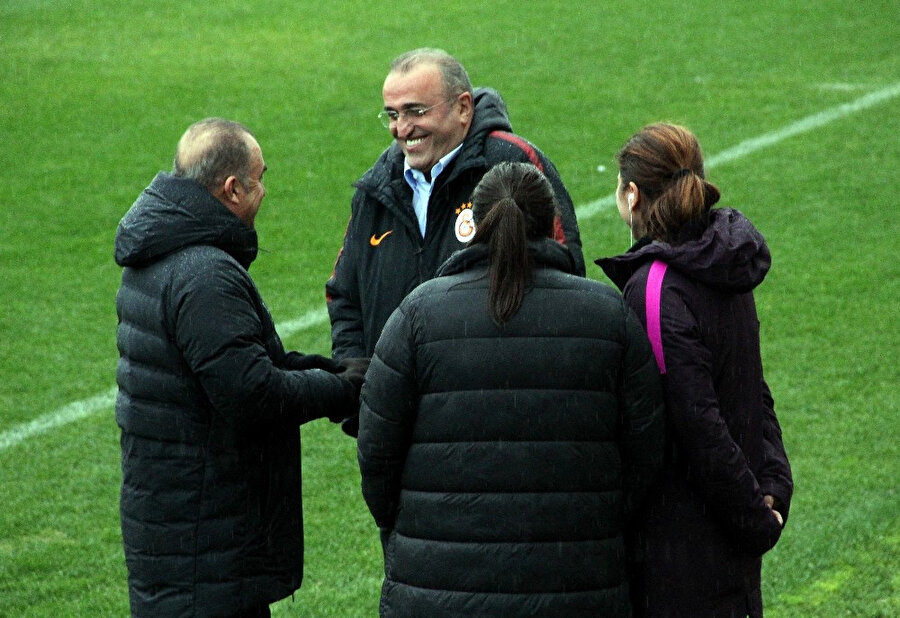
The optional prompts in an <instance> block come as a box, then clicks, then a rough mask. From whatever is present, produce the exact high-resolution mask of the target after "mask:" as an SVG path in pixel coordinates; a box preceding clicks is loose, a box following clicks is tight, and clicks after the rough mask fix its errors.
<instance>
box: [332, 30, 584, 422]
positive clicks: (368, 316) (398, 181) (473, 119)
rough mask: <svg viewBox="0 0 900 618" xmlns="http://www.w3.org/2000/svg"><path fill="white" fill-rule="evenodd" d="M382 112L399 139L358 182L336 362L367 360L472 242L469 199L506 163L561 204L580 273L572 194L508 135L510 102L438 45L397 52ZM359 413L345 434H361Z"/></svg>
mask: <svg viewBox="0 0 900 618" xmlns="http://www.w3.org/2000/svg"><path fill="white" fill-rule="evenodd" d="M382 98H383V102H384V107H383V109H382V111H381V113H380V114H378V118H379V119H380V120H381V123H382V124H383V125H384V126H385V128H387V129H388V130H389V131H390V132H391V135H392V136H393V138H394V142H393V143H392V144H391V145H390V147H388V148H387V149H386V150H385V151H384V152H383V153H382V154H381V156H380V157H379V159H378V160H377V161H376V162H375V164H374V165H373V166H372V168H371V169H369V170H368V171H367V172H366V173H365V174H364V175H363V177H362V178H361V179H360V180H359V181H358V182H357V183H356V185H355V186H356V193H355V195H354V197H353V203H352V205H351V217H350V223H349V225H348V227H347V232H346V234H345V236H344V243H343V246H342V247H341V250H340V252H339V254H338V259H337V263H336V264H335V270H334V273H333V274H332V276H331V278H330V279H329V280H328V282H327V283H326V286H325V292H326V298H327V300H328V313H329V316H330V318H331V339H332V353H333V355H334V357H335V358H337V359H341V358H353V357H369V356H371V355H372V352H373V351H374V349H375V343H376V342H377V341H378V337H379V335H381V331H382V328H383V327H384V324H385V322H387V319H388V317H389V316H390V314H391V313H392V312H393V311H394V309H396V308H397V306H398V305H399V304H400V301H401V300H403V298H404V297H405V296H406V295H407V294H408V293H409V292H411V291H412V290H413V288H415V287H416V286H417V285H419V284H420V283H423V282H425V281H427V280H428V279H431V278H433V277H434V276H435V275H436V274H437V272H438V268H439V267H440V265H441V264H442V263H443V262H444V261H445V260H446V259H447V258H448V257H450V254H451V253H453V252H454V251H456V250H458V249H461V248H463V247H464V246H465V244H466V243H467V242H468V241H469V240H470V239H471V238H472V236H473V235H474V232H475V227H474V225H473V223H472V216H471V203H470V196H471V194H472V190H473V189H474V188H475V185H477V184H478V181H480V180H481V178H482V176H484V174H485V173H486V172H487V171H488V170H489V169H490V168H491V167H493V166H494V165H496V164H497V163H500V162H501V161H522V162H530V163H533V164H534V165H536V166H537V167H538V168H539V169H541V170H542V171H543V172H544V173H545V174H546V175H547V177H548V178H549V179H550V182H551V184H552V185H553V190H554V192H555V193H556V198H557V201H558V202H559V210H560V212H559V213H558V214H557V220H556V225H555V230H556V239H557V240H558V241H559V242H561V243H563V244H565V245H566V246H568V248H569V249H570V251H571V254H572V258H573V260H574V263H575V268H574V270H575V271H576V272H578V273H579V274H581V275H584V272H585V271H584V258H583V256H582V252H581V238H580V235H579V232H578V223H577V221H576V219H575V209H574V207H573V205H572V200H571V198H570V197H569V194H568V192H567V191H566V188H565V186H564V185H563V183H562V180H560V177H559V174H558V173H557V171H556V168H555V167H554V166H553V163H552V162H551V161H550V160H549V159H548V158H547V157H546V156H544V154H543V153H542V152H541V151H539V150H538V149H537V148H536V147H535V146H534V145H532V144H531V143H529V142H528V141H527V140H525V139H524V138H522V137H519V136H517V135H515V134H513V133H512V125H511V124H510V122H509V117H508V116H507V113H506V104H505V103H504V102H503V99H502V98H501V97H500V95H499V94H498V93H497V92H496V91H494V90H492V89H490V88H478V89H473V88H472V84H471V82H470V81H469V76H468V74H467V73H466V70H465V68H464V67H463V66H462V65H461V64H460V63H459V61H458V60H456V59H455V58H453V57H452V56H450V55H449V54H448V53H447V52H445V51H443V50H439V49H430V48H423V49H416V50H413V51H409V52H406V53H405V54H402V55H401V56H399V57H398V58H396V59H395V60H394V61H393V63H392V64H391V67H390V71H389V72H388V75H387V78H386V79H385V81H384V87H383V89H382ZM354 422H355V419H349V420H348V422H347V423H345V425H344V428H345V431H347V432H348V433H350V434H351V435H355V433H356V429H355V425H354Z"/></svg>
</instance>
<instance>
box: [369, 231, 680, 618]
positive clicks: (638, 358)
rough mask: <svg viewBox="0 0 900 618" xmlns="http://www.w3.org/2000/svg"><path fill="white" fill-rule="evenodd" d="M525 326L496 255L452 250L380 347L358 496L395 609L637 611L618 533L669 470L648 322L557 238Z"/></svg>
mask: <svg viewBox="0 0 900 618" xmlns="http://www.w3.org/2000/svg"><path fill="white" fill-rule="evenodd" d="M531 252H532V255H533V257H534V258H535V260H536V262H537V264H538V268H537V269H536V271H535V274H534V279H533V285H532V287H531V288H530V289H529V291H528V293H527V294H526V295H525V299H524V303H523V305H522V307H521V309H520V310H519V312H518V313H517V314H516V315H515V316H514V318H513V319H512V320H511V321H510V322H508V323H507V324H506V325H505V326H504V327H502V328H499V327H497V326H496V325H495V324H494V323H493V322H492V321H491V319H490V316H489V314H488V310H487V296H488V278H487V276H486V274H487V249H486V247H485V246H484V245H475V246H471V247H469V248H467V249H464V250H463V251H461V252H459V253H457V254H455V255H454V256H453V257H452V258H451V259H450V260H448V262H447V264H446V265H445V266H444V267H443V268H442V270H441V272H440V274H441V275H443V276H439V277H438V278H437V279H434V280H432V281H429V282H428V283H425V284H423V285H422V286H420V287H419V288H417V289H416V290H415V291H414V292H413V293H412V294H410V295H409V296H408V297H407V298H406V299H405V300H404V301H403V303H402V304H401V305H400V307H399V308H398V310H397V311H396V312H394V314H393V315H392V316H391V318H390V320H389V321H388V323H387V325H386V327H385V330H384V334H383V335H382V337H381V339H380V340H379V342H378V346H377V347H376V350H375V356H374V357H373V359H372V364H371V367H370V369H369V373H368V374H367V376H366V384H365V385H364V387H363V396H362V401H363V403H362V406H361V412H360V432H359V442H358V447H359V462H360V468H361V470H362V487H363V494H364V496H365V499H366V502H367V503H368V505H369V509H370V510H371V512H372V514H373V516H374V519H375V522H376V523H377V524H378V526H379V527H380V528H381V529H382V531H383V535H384V536H385V537H389V538H388V539H387V540H386V555H385V563H386V564H385V574H386V577H385V582H384V586H383V589H382V598H381V613H382V615H384V616H429V617H434V616H565V617H572V616H592V617H594V616H628V615H629V612H630V609H629V600H628V584H627V581H626V574H625V572H626V568H625V557H626V556H625V554H626V552H625V546H624V540H623V527H624V525H625V519H626V516H627V515H626V513H627V512H629V511H630V510H631V509H632V506H633V505H634V504H635V503H636V502H638V501H640V500H641V497H642V496H643V495H644V492H645V490H646V488H647V486H648V484H649V483H650V482H652V480H653V478H654V476H655V473H656V471H657V468H658V466H659V465H661V462H662V436H663V419H662V393H661V390H660V384H659V377H658V373H657V371H656V367H655V364H654V361H653V358H652V355H651V352H650V347H649V344H648V342H647V339H646V337H645V335H644V333H643V331H642V330H641V327H640V323H639V322H638V321H637V318H636V317H635V316H634V315H633V314H632V313H631V312H630V311H629V310H628V309H627V307H626V306H625V304H624V302H623V300H622V298H621V297H620V296H619V295H618V294H616V293H615V292H614V291H613V290H612V289H611V288H610V287H608V286H605V285H603V284H600V283H598V282H596V281H591V280H588V279H584V278H581V277H577V276H573V275H572V274H569V273H572V272H573V271H574V270H575V265H574V263H573V261H572V258H571V256H570V254H569V252H568V250H566V249H565V248H564V247H562V246H561V245H559V244H558V243H556V242H554V241H552V240H545V241H542V242H539V243H532V245H531Z"/></svg>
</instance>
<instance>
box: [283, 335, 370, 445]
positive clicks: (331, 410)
mask: <svg viewBox="0 0 900 618" xmlns="http://www.w3.org/2000/svg"><path fill="white" fill-rule="evenodd" d="M284 368H285V369H290V370H291V371H303V370H306V369H323V370H325V371H327V372H328V373H332V374H334V375H336V376H337V377H339V378H341V379H342V381H344V382H345V383H346V388H345V396H344V398H343V402H342V405H340V404H339V405H330V406H327V408H326V413H325V416H327V417H328V420H330V421H331V422H332V423H340V424H341V430H342V431H343V432H344V433H346V434H347V435H348V436H351V437H353V438H355V437H356V436H357V434H358V433H359V391H360V389H361V388H362V385H363V381H364V380H365V377H366V371H367V370H368V369H369V359H368V358H345V359H344V360H342V361H336V360H334V359H333V358H329V357H327V356H320V355H319V354H300V353H299V352H288V354H287V356H286V358H285V361H284Z"/></svg>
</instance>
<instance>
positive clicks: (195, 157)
mask: <svg viewBox="0 0 900 618" xmlns="http://www.w3.org/2000/svg"><path fill="white" fill-rule="evenodd" d="M248 137H250V138H253V133H251V132H250V129H248V128H247V127H245V126H244V125H242V124H241V123H239V122H233V121H231V120H225V119H224V118H205V119H203V120H200V121H198V122H195V123H194V124H192V125H191V126H190V127H188V129H187V131H185V133H184V135H182V137H181V139H180V140H179V142H178V148H177V149H176V151H175V161H174V164H173V172H172V173H173V174H174V175H175V176H177V177H179V178H189V179H191V180H194V181H196V182H197V183H198V184H200V185H201V186H203V187H206V188H207V189H209V190H212V189H214V188H215V187H217V186H218V185H219V184H221V183H222V182H224V180H225V179H226V178H227V177H228V176H236V177H237V178H238V180H240V181H241V184H243V185H244V186H248V185H249V181H250V163H251V161H250V159H251V152H250V145H249V143H248V139H247V138H248ZM254 139H255V138H254Z"/></svg>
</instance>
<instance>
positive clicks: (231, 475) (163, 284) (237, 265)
mask: <svg viewBox="0 0 900 618" xmlns="http://www.w3.org/2000/svg"><path fill="white" fill-rule="evenodd" d="M256 251H257V245H256V232H254V231H253V230H252V229H250V228H248V227H247V226H246V225H244V223H242V222H241V221H240V220H239V219H238V218H237V217H236V216H235V215H234V214H232V213H231V212H230V211H228V210H227V209H226V208H225V207H224V206H223V205H222V204H221V203H219V202H218V201H217V200H216V199H215V198H213V196H212V195H210V194H209V192H208V191H206V190H205V189H203V188H202V187H200V186H199V185H197V184H196V183H194V182H193V181H190V180H183V179H178V178H174V177H172V176H170V175H168V174H162V173H161V174H159V175H158V176H157V177H156V178H155V179H154V180H153V182H152V184H151V185H150V186H149V187H148V188H147V189H146V190H145V191H144V192H143V193H142V194H141V196H140V197H139V198H138V199H137V201H136V202H135V204H134V206H132V208H131V210H129V212H128V214H126V215H125V217H124V218H123V219H122V221H121V223H120V224H119V228H118V231H117V234H116V251H115V257H116V262H117V263H118V264H119V265H120V266H124V267H125V270H124V272H123V275H122V287H121V288H120V290H119V293H118V295H117V297H116V307H117V311H118V316H119V326H118V332H117V340H118V348H119V353H120V359H119V365H118V372H117V379H118V385H119V394H118V397H117V400H116V420H117V422H118V424H119V426H120V427H121V429H122V435H121V441H122V475H123V480H122V496H121V516H122V537H123V541H124V546H125V557H126V562H127V565H128V586H129V594H130V597H131V610H132V613H133V615H135V616H166V617H175V616H219V615H223V614H227V613H235V612H237V611H239V610H241V609H243V608H248V607H256V606H259V605H260V604H262V603H268V602H272V601H275V600H277V599H280V598H283V597H285V596H288V595H290V594H291V593H292V592H293V591H294V590H296V589H297V588H298V587H299V586H300V581H301V579H302V576H303V521H302V511H301V500H300V489H301V488H300V435H299V430H298V426H299V425H300V424H301V423H303V422H305V421H307V420H310V419H314V418H319V417H321V416H323V415H325V414H326V411H329V410H331V409H333V408H336V407H337V408H339V407H344V408H347V407H348V406H349V405H350V404H351V402H350V399H351V398H352V391H353V389H352V387H351V386H350V385H349V383H348V382H346V381H344V380H342V379H340V378H338V377H337V376H334V375H332V374H330V373H327V372H325V371H321V370H312V371H290V370H287V368H288V367H290V366H292V365H294V364H297V361H298V357H297V355H296V353H291V354H290V355H286V354H285V351H284V348H283V347H282V344H281V341H280V340H279V338H278V335H277V334H276V332H275V327H274V324H273V322H272V318H271V316H270V315H269V312H268V310H267V309H266V307H265V305H264V304H263V301H262V299H261V298H260V295H259V292H258V290H257V289H256V286H255V285H254V283H253V281H252V280H251V278H250V275H249V274H248V272H247V268H248V267H249V265H250V263H251V262H252V261H253V259H254V258H255V257H256ZM352 403H355V402H352Z"/></svg>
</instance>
